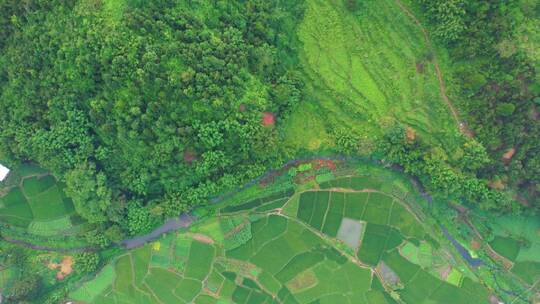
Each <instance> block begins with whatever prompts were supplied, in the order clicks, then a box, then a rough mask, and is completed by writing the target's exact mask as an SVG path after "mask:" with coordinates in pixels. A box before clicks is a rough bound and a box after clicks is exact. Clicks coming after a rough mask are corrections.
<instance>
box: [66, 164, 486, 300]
mask: <svg viewBox="0 0 540 304" xmlns="http://www.w3.org/2000/svg"><path fill="white" fill-rule="evenodd" d="M385 184H386V181H385V180H384V179H383V178H380V177H378V176H373V177H369V176H365V175H364V176H356V175H353V176H339V177H336V178H334V179H325V180H324V182H322V183H321V184H320V185H318V187H315V188H311V189H307V190H306V189H303V190H297V191H294V190H291V189H286V190H279V191H273V192H269V193H268V194H265V195H262V196H260V197H254V198H251V199H250V198H246V199H245V200H244V202H242V201H238V200H236V199H234V198H232V199H231V203H225V204H224V206H221V205H220V206H217V210H219V215H218V216H216V217H211V218H208V219H205V220H202V221H200V222H199V223H197V224H195V225H194V226H192V227H190V228H189V230H188V231H184V232H177V233H173V234H169V235H167V236H165V237H163V238H161V239H159V240H157V241H155V242H153V243H150V244H147V245H145V246H143V247H141V248H138V249H135V250H131V251H128V252H127V253H125V254H123V255H121V256H119V257H117V258H116V259H115V260H114V261H113V262H112V263H110V264H109V265H108V266H107V268H105V269H104V270H102V271H101V272H100V273H99V274H98V275H97V276H96V278H95V279H93V280H90V281H88V282H85V283H83V284H82V285H81V286H80V287H79V288H78V289H76V290H74V291H72V293H71V294H70V298H71V299H73V300H75V301H80V302H83V303H242V304H243V303H298V304H304V303H306V304H309V303H369V304H371V303H376V304H379V303H381V304H384V303H399V302H404V303H424V302H426V303H428V302H429V303H486V302H487V299H488V294H489V291H488V290H487V289H485V288H484V286H482V285H481V284H480V283H479V282H478V281H477V278H476V277H469V276H470V274H469V273H467V272H462V271H461V270H460V269H459V268H458V267H454V266H455V265H454V264H455V261H452V260H447V259H445V258H444V254H443V251H441V250H443V249H442V247H437V248H436V247H434V246H433V245H431V244H432V243H434V240H433V239H431V238H432V236H430V233H428V231H427V230H426V227H425V226H424V225H423V224H422V223H421V222H420V221H419V219H418V217H417V215H416V214H415V213H414V212H412V211H411V210H410V209H409V207H408V205H407V204H406V203H405V202H404V201H403V200H402V199H400V198H399V197H397V196H394V195H393V194H392V193H394V192H395V193H400V194H402V196H405V197H410V195H408V194H407V193H403V192H400V191H391V190H390V191H388V192H386V191H383V190H375V189H374V188H378V189H390V188H393V187H385V186H384V185H385ZM390 184H391V185H393V184H394V183H392V182H390ZM395 185H399V183H395ZM402 188H403V187H400V189H402ZM291 205H296V206H291ZM446 268H448V269H450V270H449V271H448V273H447V274H446V273H445V275H444V276H443V275H441V274H440V273H441V269H446ZM94 286H95V287H94ZM472 290H474V292H472Z"/></svg>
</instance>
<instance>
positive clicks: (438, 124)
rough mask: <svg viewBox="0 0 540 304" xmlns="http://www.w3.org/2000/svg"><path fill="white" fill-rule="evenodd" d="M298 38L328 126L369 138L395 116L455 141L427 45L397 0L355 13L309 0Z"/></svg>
mask: <svg viewBox="0 0 540 304" xmlns="http://www.w3.org/2000/svg"><path fill="white" fill-rule="evenodd" d="M298 35H299V38H300V40H301V42H302V45H303V47H302V49H301V60H302V63H303V66H304V69H305V70H306V74H307V77H308V78H310V80H311V81H310V83H311V85H312V88H311V89H312V91H313V96H314V99H317V102H318V104H319V107H320V108H321V109H322V110H323V111H324V112H326V113H328V115H326V116H327V117H328V118H327V119H326V123H329V124H331V125H333V126H341V127H346V128H352V130H354V131H355V132H357V133H359V134H360V135H362V136H364V137H365V138H374V137H376V136H378V135H379V134H380V132H381V128H380V126H385V125H388V124H389V123H391V122H392V121H400V122H402V123H404V124H406V125H408V126H410V127H412V128H414V129H415V130H416V131H417V132H420V134H422V135H426V136H425V137H426V138H429V139H430V140H434V141H438V139H437V138H438V137H439V138H442V137H443V136H436V135H438V134H441V133H442V134H444V135H445V136H446V137H445V138H446V139H448V138H453V136H454V134H455V133H456V131H457V126H456V122H455V121H454V120H453V119H452V116H451V115H450V111H449V109H448V108H447V106H446V104H445V103H444V101H443V99H442V98H441V96H440V91H439V83H438V79H437V76H436V74H435V70H434V65H433V63H432V62H431V61H430V60H431V59H430V55H429V54H430V52H431V50H430V48H429V47H428V46H427V45H426V42H425V41H424V38H423V36H422V32H421V31H420V29H419V28H418V27H417V26H416V24H414V23H413V21H412V20H411V19H410V18H409V17H408V16H407V15H405V14H404V13H403V12H402V11H401V10H400V8H399V6H398V5H397V4H396V3H395V1H391V0H381V1H370V2H369V5H361V9H359V10H358V11H357V12H355V13H352V12H350V11H349V10H347V9H346V8H345V6H344V4H343V1H337V2H336V1H329V0H313V1H308V2H307V10H306V12H305V15H304V20H303V22H302V23H301V25H300V27H299V30H298ZM305 127H306V126H305ZM306 129H307V130H312V129H313V128H304V130H306ZM305 140H306V139H304V141H305Z"/></svg>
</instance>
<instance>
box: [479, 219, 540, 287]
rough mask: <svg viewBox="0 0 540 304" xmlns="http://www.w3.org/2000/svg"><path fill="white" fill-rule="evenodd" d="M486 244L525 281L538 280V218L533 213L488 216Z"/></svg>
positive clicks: (539, 273) (539, 255) (531, 282)
mask: <svg viewBox="0 0 540 304" xmlns="http://www.w3.org/2000/svg"><path fill="white" fill-rule="evenodd" d="M484 222H485V223H488V226H489V228H490V229H491V230H492V231H493V233H494V238H493V240H492V241H491V242H490V246H491V248H492V249H493V250H495V251H496V252H497V253H498V254H499V255H501V256H503V257H505V258H506V259H508V260H509V261H510V262H512V268H511V271H512V273H514V274H516V275H517V276H518V277H520V278H521V279H522V280H523V281H525V282H526V283H527V284H531V285H532V284H534V283H535V282H537V281H538V280H540V219H539V218H538V217H535V216H524V215H523V216H503V217H497V218H489V220H488V221H484Z"/></svg>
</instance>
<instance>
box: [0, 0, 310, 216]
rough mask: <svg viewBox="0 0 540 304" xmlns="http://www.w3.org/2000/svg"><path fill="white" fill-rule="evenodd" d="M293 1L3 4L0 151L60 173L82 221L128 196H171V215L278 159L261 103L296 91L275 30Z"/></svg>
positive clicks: (275, 105) (276, 106) (277, 104)
mask: <svg viewBox="0 0 540 304" xmlns="http://www.w3.org/2000/svg"><path fill="white" fill-rule="evenodd" d="M284 5H286V7H284ZM299 5H300V3H299V2H297V3H294V4H283V5H282V4H280V3H279V2H275V1H274V2H267V1H258V0H250V1H238V2H231V1H214V2H213V3H202V2H197V1H170V0H159V1H127V2H126V4H125V5H123V6H122V5H118V7H113V8H111V7H110V5H107V4H106V3H105V1H68V0H66V1H62V0H57V1H41V0H30V1H26V2H19V1H7V2H2V6H5V9H4V8H3V9H2V14H3V16H2V26H3V28H6V29H7V30H5V31H2V34H1V35H2V36H0V41H1V44H0V47H2V52H1V54H2V55H1V57H0V63H1V67H2V68H1V70H0V73H1V74H0V85H1V89H0V91H1V95H0V104H1V105H2V108H3V109H4V111H2V113H0V142H1V144H0V146H1V148H0V149H2V151H1V153H2V154H3V155H5V156H6V157H11V158H13V159H19V160H33V161H37V162H38V163H40V164H41V165H43V166H45V167H46V168H48V169H51V170H53V172H54V173H55V174H56V175H58V176H60V177H63V179H64V180H65V182H66V184H67V192H68V194H69V195H70V196H71V197H72V198H73V201H74V203H75V207H76V210H77V211H78V213H80V214H81V215H82V216H83V217H84V218H86V219H87V220H89V221H90V222H105V221H115V222H119V223H123V220H122V219H124V218H125V216H126V214H128V211H127V210H126V209H127V208H128V207H129V206H130V204H128V203H127V202H128V201H130V200H132V199H144V200H143V201H145V202H146V203H148V202H152V201H160V202H161V201H162V202H169V201H170V199H169V198H170V197H175V198H177V199H176V201H175V203H174V204H168V208H169V209H172V210H168V211H169V213H174V212H178V211H180V210H183V209H185V206H186V205H195V204H198V203H201V202H202V201H204V200H205V199H206V198H207V197H208V195H210V194H213V193H216V192H218V191H220V190H221V189H225V188H229V187H231V186H233V185H237V184H239V183H241V182H243V181H244V180H246V179H247V178H251V177H255V176H257V175H259V174H260V173H261V172H263V170H265V168H266V167H267V166H271V165H276V164H278V163H279V162H280V161H281V156H280V151H279V150H278V148H277V145H275V142H276V141H277V136H278V135H277V132H276V130H275V128H274V127H272V126H268V127H265V126H263V125H262V124H261V117H262V113H263V112H264V111H268V112H272V113H274V114H275V115H276V117H278V119H281V118H283V117H285V116H286V115H287V113H288V112H289V111H290V110H291V109H292V108H293V107H294V106H295V104H297V103H298V102H299V101H300V99H301V87H302V81H301V78H300V77H298V76H297V75H296V74H295V72H294V71H292V70H291V69H290V66H291V65H292V64H294V62H296V59H295V58H294V52H290V51H289V49H288V48H290V43H291V39H292V38H291V37H288V36H287V35H284V34H283V33H284V31H283V30H280V29H281V28H283V27H287V26H292V25H291V24H292V23H293V22H294V20H298V18H295V19H293V18H292V16H291V14H296V12H301V9H299V8H298V7H297V6H299ZM278 11H279V12H280V13H279V14H278V13H277V12H278ZM297 17H298V16H297ZM285 33H286V32H285ZM113 201H114V202H116V203H114V204H113V203H112V202H113ZM143 207H144V206H143ZM124 227H125V226H124Z"/></svg>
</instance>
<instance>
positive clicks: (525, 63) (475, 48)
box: [416, 0, 540, 206]
mask: <svg viewBox="0 0 540 304" xmlns="http://www.w3.org/2000/svg"><path fill="white" fill-rule="evenodd" d="M416 2H417V3H418V4H419V5H421V6H422V11H424V12H425V17H426V19H428V20H429V21H430V28H429V30H430V32H432V33H434V36H435V37H436V38H437V40H438V41H439V42H441V43H442V44H444V45H445V46H447V47H448V49H449V51H450V56H451V59H452V61H453V65H454V66H455V67H456V73H455V76H457V78H458V79H459V80H460V81H461V84H462V86H461V92H460V94H461V96H462V100H463V103H462V109H463V110H465V114H467V116H468V117H467V121H468V122H469V124H470V125H471V126H472V128H473V129H474V132H475V135H476V136H477V138H478V139H479V140H480V142H482V144H484V145H485V146H486V148H487V149H488V153H489V154H490V155H491V157H492V158H493V159H496V160H500V159H501V156H502V155H503V154H504V153H506V152H507V151H509V150H510V149H512V148H513V149H515V150H516V151H517V152H516V153H515V154H514V155H513V157H512V158H511V160H510V161H508V162H507V163H506V164H505V163H503V162H501V161H498V162H494V163H493V164H492V166H490V167H489V168H486V170H484V175H485V176H494V175H497V176H503V177H504V180H505V181H506V183H507V184H508V185H509V186H510V187H517V188H518V189H519V193H520V196H522V197H524V198H526V199H528V200H529V201H530V203H533V202H535V203H536V206H540V174H539V173H540V167H539V166H540V154H539V153H538V151H539V149H540V119H539V115H538V111H539V110H538V106H539V104H538V103H537V102H535V100H540V99H539V96H540V53H538V50H539V49H540V35H539V33H538V28H539V26H540V19H538V16H539V13H540V4H539V2H538V1H530V0H504V1H488V0H483V1H464V0H452V1H448V0H417V1H416Z"/></svg>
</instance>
